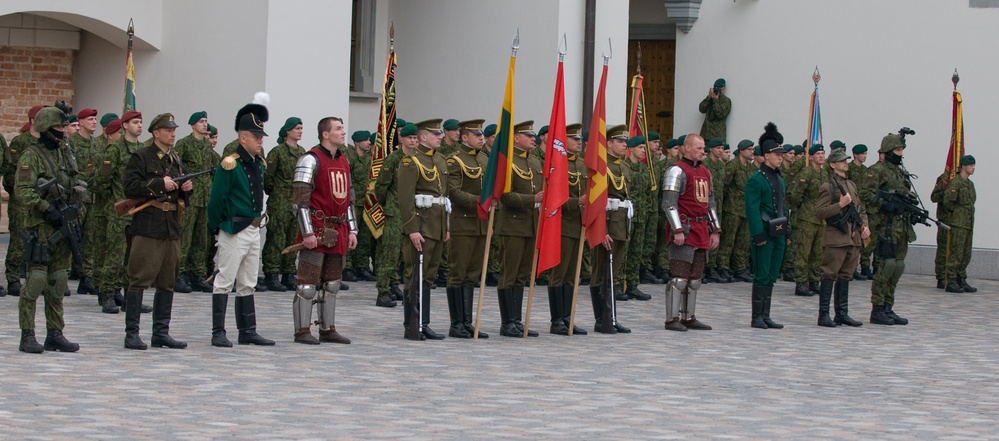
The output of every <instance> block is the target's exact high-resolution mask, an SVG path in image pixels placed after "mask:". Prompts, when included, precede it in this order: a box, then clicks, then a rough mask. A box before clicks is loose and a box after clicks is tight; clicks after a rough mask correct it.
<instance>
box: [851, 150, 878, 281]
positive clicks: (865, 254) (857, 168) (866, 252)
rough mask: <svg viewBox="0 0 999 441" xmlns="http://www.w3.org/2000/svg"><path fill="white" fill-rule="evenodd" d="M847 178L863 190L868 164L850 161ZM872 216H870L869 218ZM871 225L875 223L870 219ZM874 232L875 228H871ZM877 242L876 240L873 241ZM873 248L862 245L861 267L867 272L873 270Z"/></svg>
mask: <svg viewBox="0 0 999 441" xmlns="http://www.w3.org/2000/svg"><path fill="white" fill-rule="evenodd" d="M846 178H847V179H849V180H850V181H852V182H853V183H854V184H855V185H856V186H857V192H860V191H862V190H863V187H864V181H865V180H867V166H866V165H864V164H860V165H857V164H856V163H854V162H853V161H850V168H849V169H847V171H846ZM869 217H870V216H868V218H869ZM868 222H869V225H870V224H873V222H871V221H870V220H869V219H868ZM871 231H872V232H873V231H874V229H871ZM871 242H875V241H873V240H872V241H871ZM872 251H873V248H872V247H870V246H867V247H864V246H863V245H861V247H860V268H861V269H862V270H864V272H865V274H866V273H867V272H869V271H870V270H871V252H872Z"/></svg>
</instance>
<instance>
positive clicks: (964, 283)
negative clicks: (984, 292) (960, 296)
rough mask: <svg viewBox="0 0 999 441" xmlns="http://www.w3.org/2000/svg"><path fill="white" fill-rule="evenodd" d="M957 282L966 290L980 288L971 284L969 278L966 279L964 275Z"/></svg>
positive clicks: (971, 290)
mask: <svg viewBox="0 0 999 441" xmlns="http://www.w3.org/2000/svg"><path fill="white" fill-rule="evenodd" d="M957 283H958V285H960V286H961V289H963V290H964V292H978V288H975V287H973V286H971V285H969V284H968V279H965V278H964V277H958V279H957Z"/></svg>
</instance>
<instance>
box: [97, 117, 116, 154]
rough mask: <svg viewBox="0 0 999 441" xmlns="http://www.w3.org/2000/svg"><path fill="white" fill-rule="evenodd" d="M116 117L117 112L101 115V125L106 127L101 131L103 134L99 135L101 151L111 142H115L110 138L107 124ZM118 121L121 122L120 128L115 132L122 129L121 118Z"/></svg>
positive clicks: (98, 144) (98, 140)
mask: <svg viewBox="0 0 999 441" xmlns="http://www.w3.org/2000/svg"><path fill="white" fill-rule="evenodd" d="M116 119H118V114H117V113H105V114H104V115H103V116H101V121H100V123H101V127H103V128H104V131H103V132H102V133H101V136H98V137H97V146H98V147H99V148H100V150H101V151H104V149H106V148H107V147H108V144H111V142H113V141H109V140H108V132H109V130H107V126H108V124H110V123H111V121H114V120H116ZM118 123H119V124H118V130H115V132H118V131H121V124H120V123H121V120H118Z"/></svg>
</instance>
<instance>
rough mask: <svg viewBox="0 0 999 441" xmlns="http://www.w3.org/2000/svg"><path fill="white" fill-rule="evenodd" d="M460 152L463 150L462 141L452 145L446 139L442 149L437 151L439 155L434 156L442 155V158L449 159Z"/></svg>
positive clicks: (442, 142) (442, 141)
mask: <svg viewBox="0 0 999 441" xmlns="http://www.w3.org/2000/svg"><path fill="white" fill-rule="evenodd" d="M458 150H461V141H458V142H456V143H454V144H451V143H448V142H447V139H446V138H445V139H442V140H441V147H440V148H439V149H437V153H434V155H440V157H442V158H449V157H451V155H453V154H455V152H457V151H458Z"/></svg>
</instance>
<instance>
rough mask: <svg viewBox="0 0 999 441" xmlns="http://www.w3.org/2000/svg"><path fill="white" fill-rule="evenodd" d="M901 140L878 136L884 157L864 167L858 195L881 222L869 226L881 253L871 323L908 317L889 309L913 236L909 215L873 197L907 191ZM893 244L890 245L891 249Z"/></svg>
mask: <svg viewBox="0 0 999 441" xmlns="http://www.w3.org/2000/svg"><path fill="white" fill-rule="evenodd" d="M904 151H905V141H904V140H903V139H902V137H901V136H899V135H897V134H894V133H889V134H888V135H885V137H884V138H882V139H881V149H879V150H878V152H879V153H884V154H885V160H884V161H880V162H878V163H877V164H874V165H872V166H871V168H869V169H867V180H866V181H865V182H864V188H863V190H861V193H860V199H861V201H862V202H863V203H864V205H865V206H866V207H867V212H868V216H869V215H870V213H871V212H872V211H873V212H875V213H877V214H879V215H880V216H881V218H880V219H881V224H880V225H878V229H877V230H872V231H871V235H872V236H874V237H875V239H874V240H872V242H878V241H881V242H883V243H879V244H878V246H877V249H876V252H878V253H879V254H881V258H882V260H881V262H882V266H881V267H879V269H878V271H877V272H876V273H875V274H874V281H873V282H872V283H871V305H872V307H871V324H877V325H905V324H908V323H909V321H908V320H906V319H905V318H903V317H900V316H899V315H898V314H895V312H894V311H893V310H892V306H893V305H894V304H895V287H896V286H897V285H898V279H899V278H900V277H902V272H904V271H905V255H906V254H907V252H908V251H909V242H912V241H913V240H915V239H916V231H915V230H913V228H912V223H911V222H910V221H909V215H908V214H907V213H906V212H905V211H904V210H902V209H901V208H900V207H897V206H895V204H892V203H889V202H887V201H885V200H883V199H881V198H878V197H877V192H878V190H879V189H881V190H885V191H895V192H900V193H901V192H911V191H912V188H910V185H909V182H908V180H907V179H906V177H905V171H904V170H903V169H902V167H901V166H902V156H903V154H904ZM892 248H894V249H892Z"/></svg>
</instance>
